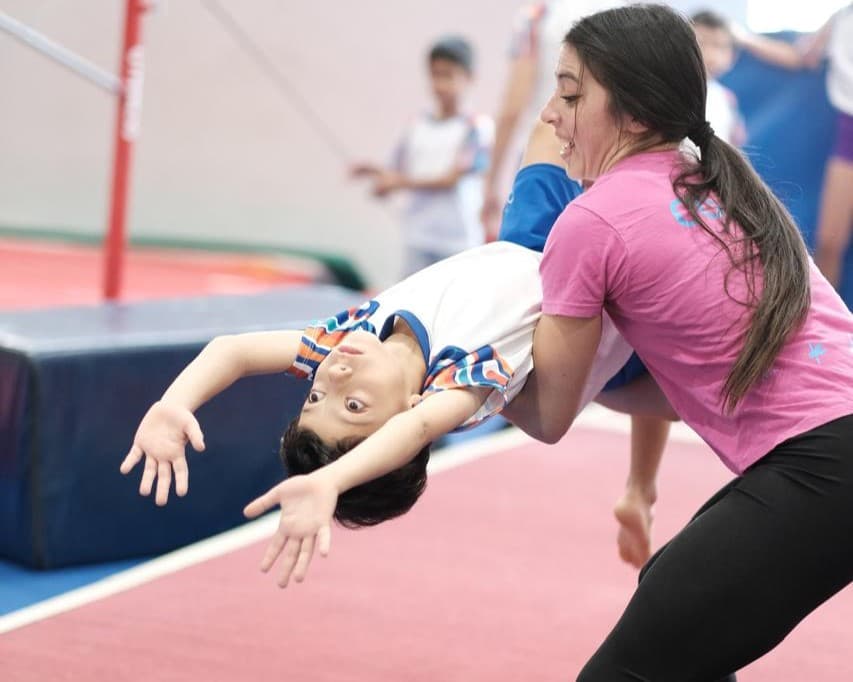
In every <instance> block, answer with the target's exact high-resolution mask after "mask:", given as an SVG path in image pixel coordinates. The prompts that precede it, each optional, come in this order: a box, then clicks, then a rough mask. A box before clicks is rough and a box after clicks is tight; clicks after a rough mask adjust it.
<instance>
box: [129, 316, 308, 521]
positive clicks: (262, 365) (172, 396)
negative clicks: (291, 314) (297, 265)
mask: <svg viewBox="0 0 853 682" xmlns="http://www.w3.org/2000/svg"><path fill="white" fill-rule="evenodd" d="M300 339H301V332H298V331H275V332H253V333H248V334H239V335H234V336H219V337H217V338H215V339H213V341H211V342H210V343H209V344H207V346H205V348H204V350H202V351H201V353H199V355H198V356H197V357H196V358H195V360H193V361H192V362H191V363H190V364H189V365H187V366H186V368H185V369H184V370H183V371H182V372H181V373H180V374H179V375H178V377H177V378H176V379H175V380H174V381H173V382H172V384H171V386H169V388H168V389H166V392H165V393H164V394H163V397H162V398H160V400H158V401H157V402H156V403H154V404H153V405H152V406H151V407H150V408H149V410H148V412H147V413H146V414H145V416H144V417H143V418H142V422H141V423H140V424H139V428H138V429H137V431H136V435H135V436H134V438H133V445H132V446H131V448H130V452H128V454H127V456H126V457H125V458H124V461H123V462H122V463H121V472H122V473H123V474H127V473H129V472H130V471H131V470H132V469H133V467H135V466H136V464H137V463H138V462H139V461H140V460H141V459H142V458H143V457H145V468H144V469H143V472H142V481H141V483H140V485H139V493H140V495H150V494H151V488H152V486H153V484H154V480H155V479H157V493H156V495H155V502H156V503H157V504H158V505H161V506H162V505H164V504H166V502H167V501H168V499H169V486H170V485H171V482H172V475H173V473H174V477H175V492H176V493H177V495H178V496H183V495H186V493H187V489H188V487H189V471H188V469H187V460H186V456H185V451H186V444H187V441H189V442H190V443H191V444H192V446H193V448H195V450H196V451H198V452H201V451H202V450H204V436H203V434H202V431H201V427H200V426H199V423H198V421H197V420H196V418H195V416H194V415H193V412H195V410H196V409H198V407H199V406H200V405H202V404H204V403H205V402H207V401H208V400H209V399H210V398H212V397H213V396H215V395H216V394H217V393H219V392H221V391H223V390H224V389H225V388H227V387H228V386H230V385H231V384H233V383H234V382H235V381H236V380H237V379H239V378H240V377H244V376H249V375H251V374H268V373H273V372H282V371H284V370H286V369H288V368H289V367H290V366H291V365H292V364H293V361H294V360H295V359H296V353H297V350H298V348H299V341H300Z"/></svg>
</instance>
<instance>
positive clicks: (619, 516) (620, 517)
mask: <svg viewBox="0 0 853 682" xmlns="http://www.w3.org/2000/svg"><path fill="white" fill-rule="evenodd" d="M613 515H614V516H615V517H616V520H617V521H618V522H619V534H618V535H617V536H616V542H617V544H618V545H619V556H620V557H622V560H623V561H625V562H627V563H629V564H631V565H632V566H634V567H636V568H642V567H643V564H645V563H646V561H648V559H649V557H650V556H651V555H652V518H653V517H652V505H651V504H650V503H649V502H648V501H647V500H646V499H645V498H643V497H641V496H639V495H637V494H634V493H632V492H630V491H626V492H625V494H624V495H623V496H622V497H621V498H620V499H619V501H618V502H617V503H616V506H615V507H614V508H613Z"/></svg>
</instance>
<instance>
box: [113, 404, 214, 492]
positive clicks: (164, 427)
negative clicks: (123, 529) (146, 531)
mask: <svg viewBox="0 0 853 682" xmlns="http://www.w3.org/2000/svg"><path fill="white" fill-rule="evenodd" d="M187 441H189V442H190V443H192V446H193V448H195V450H196V451H197V452H201V451H202V450H204V435H203V434H202V432H201V427H200V426H199V424H198V421H197V420H196V418H195V416H193V413H192V412H191V411H190V410H188V409H187V408H185V407H180V406H178V405H171V404H169V403H163V402H159V401H158V402H156V403H154V404H153V405H152V406H151V407H150V408H149V410H148V412H146V413H145V416H144V417H143V418H142V422H141V423H140V424H139V428H138V429H137V430H136V435H135V436H134V438H133V445H132V446H131V448H130V452H128V453H127V457H125V458H124V461H123V462H122V463H121V467H120V470H121V473H123V474H127V473H129V472H130V471H131V469H133V467H135V466H136V464H137V463H138V462H139V460H141V459H142V457H143V456H144V457H145V468H144V469H143V471H142V481H141V482H140V484H139V494H140V495H150V494H151V488H152V486H153V484H154V479H155V478H156V479H157V493H156V495H155V498H154V500H155V502H156V503H157V505H158V506H163V505H165V504H166V502H168V500H169V486H170V485H171V483H172V472H173V471H174V473H175V492H176V493H177V495H178V497H183V496H184V495H186V494H187V489H188V488H189V470H188V468H187V459H186V445H187Z"/></svg>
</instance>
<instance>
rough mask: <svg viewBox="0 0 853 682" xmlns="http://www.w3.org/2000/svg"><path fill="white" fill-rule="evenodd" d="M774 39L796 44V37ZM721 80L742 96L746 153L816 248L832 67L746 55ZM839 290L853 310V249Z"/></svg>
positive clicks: (830, 124)
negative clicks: (793, 66)
mask: <svg viewBox="0 0 853 682" xmlns="http://www.w3.org/2000/svg"><path fill="white" fill-rule="evenodd" d="M774 37H777V38H782V39H786V40H792V39H794V38H795V37H796V34H793V33H782V34H775V35H774ZM720 80H721V82H722V83H723V84H724V85H726V86H727V87H729V88H731V89H732V90H733V91H734V93H735V94H736V95H737V98H738V104H739V105H740V109H741V112H742V113H743V115H744V118H745V119H746V124H747V143H746V148H745V150H744V151H745V152H746V153H747V155H748V156H749V158H750V160H751V161H752V163H753V165H754V166H755V169H756V170H757V171H758V172H759V173H760V174H761V176H762V177H763V178H764V180H765V182H767V184H768V185H770V187H771V188H772V189H773V190H774V192H776V194H777V195H778V196H779V198H780V199H782V201H783V202H784V203H785V205H786V206H787V207H788V210H789V211H790V212H791V214H792V215H793V216H794V219H795V220H796V221H797V224H798V225H799V227H800V230H801V231H802V233H803V237H804V238H805V240H806V243H807V244H808V245H809V247H811V248H814V239H815V228H816V225H817V220H818V206H819V202H820V190H821V185H822V184H823V174H824V168H825V166H826V160H827V157H828V156H829V153H830V150H831V148H832V142H833V139H834V133H835V121H836V113H835V111H834V109H833V108H832V106H831V105H830V104H829V100H828V99H827V96H826V65H824V66H823V67H822V68H820V69H816V70H802V71H789V70H787V69H782V68H779V67H775V66H771V65H769V64H767V63H765V62H762V61H760V60H758V59H756V58H755V57H752V56H751V55H749V54H748V53H742V54H741V55H740V57H739V58H738V60H737V63H736V64H735V65H734V68H733V69H732V70H731V71H729V72H728V73H727V74H726V75H725V77H724V78H722V79H720ZM839 291H840V293H841V297H842V298H843V299H844V301H845V302H846V303H847V306H848V307H851V306H853V244H851V247H850V248H849V249H848V250H847V256H846V260H845V265H844V276H843V279H842V282H841V286H840V287H839Z"/></svg>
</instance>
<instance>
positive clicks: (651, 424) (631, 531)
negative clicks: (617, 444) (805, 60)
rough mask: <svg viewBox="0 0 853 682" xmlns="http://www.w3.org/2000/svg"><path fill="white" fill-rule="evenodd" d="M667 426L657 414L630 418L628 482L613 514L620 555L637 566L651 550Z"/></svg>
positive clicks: (647, 557)
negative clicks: (616, 524) (654, 509)
mask: <svg viewBox="0 0 853 682" xmlns="http://www.w3.org/2000/svg"><path fill="white" fill-rule="evenodd" d="M669 427H670V422H669V421H668V420H666V419H660V418H659V417H641V416H637V415H633V416H632V417H631V464H630V469H629V471H628V482H627V483H626V485H625V492H624V494H623V495H622V497H621V498H619V500H618V501H617V502H616V506H615V507H614V509H613V514H614V516H615V517H616V520H617V521H618V522H619V532H618V534H617V536H616V542H617V544H618V546H619V556H620V557H622V560H623V561H626V562H628V563H629V564H632V565H633V566H635V567H637V568H640V567H641V566H642V565H643V564H644V563H646V561H648V559H649V557H650V556H651V553H652V507H653V506H654V504H655V501H656V500H657V483H656V482H657V473H658V467H659V466H660V460H661V457H663V450H664V447H666V440H667V437H668V436H669Z"/></svg>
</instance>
